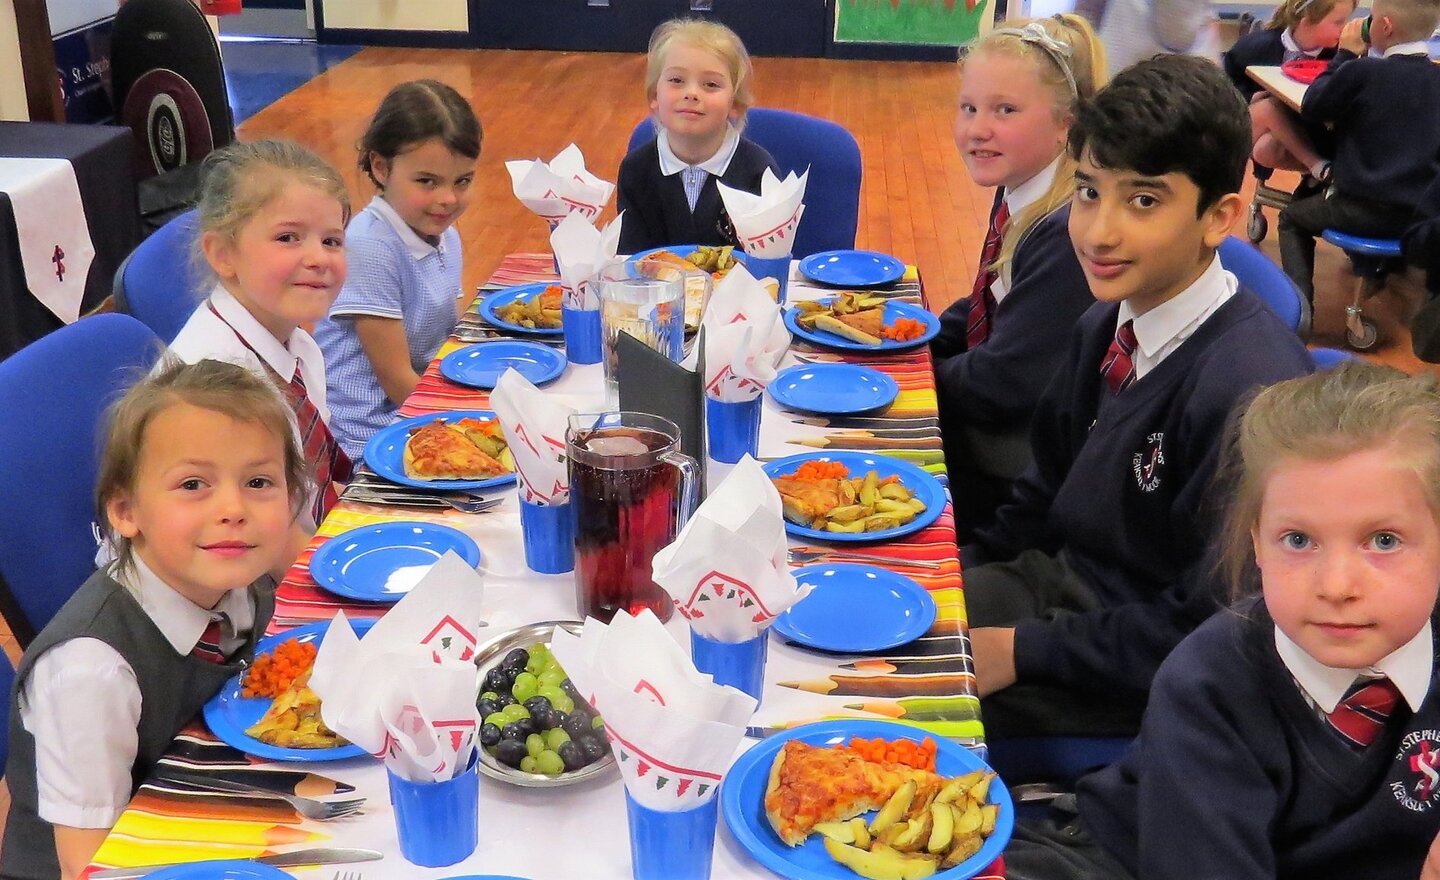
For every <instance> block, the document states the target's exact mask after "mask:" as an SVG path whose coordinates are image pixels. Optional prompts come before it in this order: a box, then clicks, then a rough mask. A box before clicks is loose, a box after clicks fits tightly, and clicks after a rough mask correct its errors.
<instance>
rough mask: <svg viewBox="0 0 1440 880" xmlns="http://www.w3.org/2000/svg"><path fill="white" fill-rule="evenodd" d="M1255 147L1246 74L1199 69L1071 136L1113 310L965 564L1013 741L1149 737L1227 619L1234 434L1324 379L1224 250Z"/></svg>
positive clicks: (1091, 262)
mask: <svg viewBox="0 0 1440 880" xmlns="http://www.w3.org/2000/svg"><path fill="white" fill-rule="evenodd" d="M1249 143H1250V137H1249V125H1248V120H1247V119H1246V117H1245V107H1244V102H1243V101H1242V100H1241V99H1240V96H1239V95H1238V94H1237V93H1236V92H1235V89H1234V87H1233V86H1231V85H1230V82H1229V80H1227V79H1226V78H1225V74H1224V73H1222V72H1221V71H1220V69H1219V68H1218V67H1216V66H1215V65H1214V64H1212V63H1210V62H1208V61H1205V60H1204V59H1201V58H1195V57H1192V56H1186V55H1165V56H1160V57H1158V58H1154V59H1151V60H1147V61H1142V62H1140V63H1139V64H1137V65H1135V66H1134V67H1132V68H1130V69H1128V70H1126V71H1124V72H1122V73H1121V74H1120V75H1119V76H1117V77H1116V78H1115V80H1114V81H1113V82H1112V83H1111V84H1110V85H1109V86H1107V87H1106V88H1105V89H1103V90H1101V92H1100V93H1099V94H1098V95H1097V96H1096V97H1095V99H1094V100H1093V101H1089V102H1085V103H1082V104H1081V106H1080V112H1079V115H1078V117H1077V119H1076V123H1075V125H1074V126H1072V127H1071V129H1070V153H1071V155H1072V156H1074V157H1076V158H1077V159H1078V161H1079V170H1078V171H1077V172H1076V175H1075V176H1076V180H1077V181H1078V188H1077V190H1076V193H1075V200H1074V203H1073V204H1072V205H1071V208H1070V240H1071V241H1072V242H1073V244H1074V247H1075V252H1076V254H1077V255H1078V256H1079V258H1080V266H1081V268H1082V269H1083V270H1084V272H1085V276H1086V278H1087V280H1088V281H1089V283H1090V290H1091V292H1092V293H1093V294H1094V295H1095V298H1096V299H1098V300H1100V302H1099V303H1098V304H1097V305H1095V306H1093V307H1092V308H1091V309H1090V310H1089V311H1088V312H1086V313H1085V315H1084V317H1082V318H1081V320H1080V323H1079V325H1078V326H1077V327H1076V329H1075V331H1074V332H1073V333H1072V334H1071V341H1070V348H1069V351H1068V353H1067V354H1066V356H1065V358H1064V360H1063V362H1062V364H1061V367H1060V369H1059V371H1058V372H1057V373H1056V374H1055V378H1054V379H1053V380H1052V381H1051V383H1050V385H1049V387H1048V388H1047V389H1046V390H1045V394H1044V395H1043V396H1042V397H1041V399H1040V403H1039V406H1038V407H1037V409H1036V412H1035V419H1034V426H1033V429H1032V432H1031V438H1032V443H1033V444H1034V447H1035V462H1034V464H1033V465H1031V467H1030V468H1029V469H1028V470H1026V472H1025V474H1024V475H1023V476H1021V477H1020V479H1019V480H1017V481H1016V483H1015V488H1014V491H1013V492H1012V493H1011V496H1010V502H1009V503H1008V504H1007V505H1006V506H1004V507H1002V508H1000V510H999V512H998V513H997V516H996V524H995V525H994V526H993V527H991V528H988V529H985V530H983V531H981V532H979V533H978V534H977V536H976V543H975V544H974V545H971V546H967V547H965V548H964V550H963V552H962V559H963V560H964V563H965V566H964V570H965V594H966V605H967V607H968V610H969V622H970V626H971V627H972V629H971V639H972V641H973V643H974V652H975V665H976V676H977V681H978V684H979V690H980V694H981V697H982V698H984V704H983V711H984V717H985V725H986V730H987V734H989V735H990V736H992V737H995V738H1004V737H1006V736H1016V735H1026V734H1034V735H1043V734H1047V733H1050V734H1058V733H1094V734H1102V735H1116V734H1128V733H1133V732H1134V729H1135V727H1136V725H1137V722H1138V719H1139V711H1140V708H1141V707H1142V706H1143V704H1144V700H1145V694H1146V691H1147V690H1148V689H1149V686H1150V679H1151V676H1153V675H1154V672H1155V669H1156V668H1157V667H1158V666H1159V665H1160V661H1161V660H1163V659H1164V658H1165V655H1166V654H1167V653H1169V651H1170V649H1171V648H1173V647H1174V646H1175V645H1176V644H1177V643H1178V642H1179V641H1180V639H1181V638H1182V637H1183V636H1184V635H1185V634H1186V633H1187V632H1188V631H1189V630H1190V629H1192V628H1193V627H1195V626H1196V625H1198V624H1199V623H1200V621H1202V620H1203V619H1204V618H1205V617H1207V616H1209V614H1210V613H1212V612H1213V611H1214V610H1215V609H1216V608H1218V607H1219V606H1218V603H1217V602H1216V601H1215V599H1214V597H1212V596H1211V595H1209V594H1208V592H1207V591H1206V590H1204V589H1203V588H1202V586H1201V584H1202V583H1203V578H1200V577H1199V575H1200V574H1201V573H1203V571H1204V570H1205V562H1204V560H1203V559H1202V550H1203V548H1204V547H1205V546H1206V543H1207V540H1208V538H1209V535H1210V531H1211V527H1210V522H1209V517H1208V513H1209V511H1208V509H1207V494H1208V489H1209V486H1210V482H1211V476H1212V474H1213V473H1214V470H1215V461H1216V456H1217V453H1218V449H1219V446H1220V440H1221V437H1222V434H1223V430H1224V426H1225V422H1226V419H1227V417H1228V416H1229V414H1230V411H1231V410H1232V409H1233V408H1234V405H1235V403H1236V401H1238V400H1239V399H1240V398H1241V397H1242V396H1244V395H1245V394H1246V393H1247V392H1248V391H1250V390H1251V389H1253V388H1254V387H1256V386H1260V385H1267V384H1269V383H1271V382H1275V381H1278V380H1280V379H1285V378H1289V377H1291V376H1298V375H1301V374H1303V373H1308V372H1309V371H1310V359H1309V357H1308V356H1307V354H1306V352H1305V348H1304V347H1303V346H1302V345H1301V344H1300V340H1299V339H1298V338H1297V337H1296V336H1295V334H1294V333H1292V332H1291V331H1290V330H1289V329H1288V328H1287V327H1285V325H1284V324H1282V323H1281V322H1280V320H1279V319H1278V318H1276V317H1275V316H1274V315H1273V314H1271V313H1270V311H1269V310H1268V309H1267V308H1266V307H1265V305H1264V304H1263V303H1261V301H1260V300H1259V299H1257V298H1256V297H1255V296H1254V295H1253V294H1251V293H1250V292H1248V291H1246V290H1242V289H1237V288H1238V285H1237V283H1236V281H1235V277H1234V276H1233V275H1231V274H1230V273H1229V272H1226V271H1225V269H1224V268H1223V267H1222V266H1221V265H1220V261H1219V259H1218V258H1217V257H1216V248H1217V247H1218V246H1219V244H1220V242H1221V241H1223V240H1224V239H1225V237H1226V235H1227V234H1228V233H1229V230H1230V228H1231V227H1232V226H1233V225H1234V223H1235V221H1236V219H1237V218H1238V217H1239V216H1240V214H1241V212H1242V210H1243V204H1242V201H1241V198H1240V195H1239V190H1240V185H1241V179H1242V177H1243V174H1244V168H1245V154H1246V152H1247V148H1248V146H1249ZM982 562H995V563H998V564H990V565H983V564H977V563H982ZM1017 682H1018V684H1017Z"/></svg>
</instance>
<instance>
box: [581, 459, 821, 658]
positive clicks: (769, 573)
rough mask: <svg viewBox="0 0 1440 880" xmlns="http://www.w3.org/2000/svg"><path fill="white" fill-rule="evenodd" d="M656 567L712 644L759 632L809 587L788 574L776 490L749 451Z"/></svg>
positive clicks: (681, 607) (746, 638)
mask: <svg viewBox="0 0 1440 880" xmlns="http://www.w3.org/2000/svg"><path fill="white" fill-rule="evenodd" d="M653 565H654V577H655V583H657V584H659V585H660V586H661V587H663V588H664V589H665V592H667V593H669V594H670V595H671V596H672V597H673V598H674V599H675V605H676V607H677V608H678V609H679V611H680V614H681V616H683V617H684V618H685V619H686V620H688V621H689V622H690V628H691V629H692V630H694V631H695V632H696V633H698V634H700V635H701V636H704V637H705V638H708V639H711V640H714V641H717V642H746V641H749V640H750V639H753V638H755V637H756V636H759V635H764V633H765V630H766V629H767V628H768V627H769V626H770V624H771V623H772V622H774V620H775V618H776V617H777V616H779V615H781V614H783V613H785V611H787V610H788V609H789V608H790V606H792V605H794V604H795V603H796V602H799V601H800V600H801V599H803V598H805V597H806V596H808V595H809V594H810V589H811V588H810V586H809V585H801V584H798V583H797V582H796V580H795V576H794V575H793V574H791V573H790V565H789V561H788V557H787V552H786V540H785V517H784V513H783V512H782V509H781V505H780V493H779V492H777V491H776V490H775V484H774V483H772V482H770V478H769V477H767V476H765V471H764V469H762V468H761V467H760V464H759V462H757V461H755V459H753V458H751V457H750V456H748V455H747V456H745V457H744V458H742V459H740V463H739V464H737V465H735V469H734V470H732V471H731V472H730V474H729V475H728V476H727V477H726V478H725V480H724V482H722V483H721V484H720V485H719V486H717V487H716V488H715V489H713V490H711V492H710V497H708V498H706V499H705V502H704V503H703V504H701V505H700V508H699V509H698V510H696V511H695V515H694V516H693V517H691V518H690V522H688V523H686V525H685V528H684V529H681V531H680V534H679V535H678V536H677V537H676V538H675V541H674V542H673V543H672V544H670V545H669V546H668V547H665V548H664V549H663V550H661V551H660V552H659V553H656V554H655V561H654V563H653ZM567 668H568V667H567Z"/></svg>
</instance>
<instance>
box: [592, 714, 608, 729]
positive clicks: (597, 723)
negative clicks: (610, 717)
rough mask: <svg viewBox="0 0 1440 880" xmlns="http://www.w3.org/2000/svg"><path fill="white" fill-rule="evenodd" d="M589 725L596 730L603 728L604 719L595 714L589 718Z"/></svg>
mask: <svg viewBox="0 0 1440 880" xmlns="http://www.w3.org/2000/svg"><path fill="white" fill-rule="evenodd" d="M590 726H591V727H593V728H595V729H596V730H604V729H605V719H604V718H601V717H600V716H599V715H596V716H595V717H594V718H591V719H590Z"/></svg>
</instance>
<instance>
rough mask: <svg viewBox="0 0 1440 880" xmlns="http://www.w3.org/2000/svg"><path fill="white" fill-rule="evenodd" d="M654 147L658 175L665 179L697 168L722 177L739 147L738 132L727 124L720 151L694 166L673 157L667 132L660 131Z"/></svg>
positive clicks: (673, 153)
mask: <svg viewBox="0 0 1440 880" xmlns="http://www.w3.org/2000/svg"><path fill="white" fill-rule="evenodd" d="M655 145H656V146H657V147H659V149H660V173H661V174H663V175H665V176H666V177H669V176H670V175H672V174H679V173H680V172H681V171H684V170H685V169H686V168H690V167H695V168H699V169H700V170H701V171H706V172H709V173H710V174H713V175H714V176H716V177H724V176H725V172H726V171H727V170H729V168H730V160H731V159H733V158H735V150H736V149H738V148H739V146H740V132H738V131H736V130H735V126H733V125H730V124H728V123H727V124H726V125H725V140H723V141H721V142H720V149H718V150H716V151H715V155H713V156H711V157H710V158H709V159H706V160H705V161H704V162H701V163H699V164H698V165H694V166H691V165H689V164H687V163H686V162H685V160H683V159H681V158H680V157H679V156H677V155H675V151H674V150H672V149H670V133H669V132H668V131H665V130H663V129H662V130H661V131H660V134H659V135H657V136H656V138H655Z"/></svg>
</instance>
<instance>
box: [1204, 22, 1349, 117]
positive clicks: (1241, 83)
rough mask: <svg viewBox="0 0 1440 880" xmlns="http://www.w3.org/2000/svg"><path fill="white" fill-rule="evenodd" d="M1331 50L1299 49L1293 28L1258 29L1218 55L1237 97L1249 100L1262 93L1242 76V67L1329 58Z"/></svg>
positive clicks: (1255, 83) (1248, 78)
mask: <svg viewBox="0 0 1440 880" xmlns="http://www.w3.org/2000/svg"><path fill="white" fill-rule="evenodd" d="M1334 55H1335V50H1334V49H1326V48H1316V49H1309V50H1306V49H1301V48H1300V44H1299V43H1296V42H1295V33H1294V29H1293V28H1257V29H1255V30H1253V31H1251V32H1250V33H1248V34H1246V35H1245V36H1243V37H1241V38H1240V39H1238V40H1236V41H1235V45H1233V46H1231V47H1230V48H1229V49H1227V50H1226V51H1225V52H1224V53H1223V54H1222V55H1221V56H1220V66H1221V67H1223V68H1225V73H1226V75H1227V76H1229V77H1230V81H1231V82H1233V83H1234V84H1235V88H1237V89H1239V90H1240V94H1241V95H1243V96H1245V100H1246V101H1249V100H1250V99H1251V98H1253V97H1255V93H1256V92H1259V91H1262V89H1261V86H1260V84H1259V83H1257V82H1256V81H1255V80H1253V79H1251V78H1250V77H1249V76H1246V74H1245V68H1247V67H1254V66H1276V65H1280V64H1284V63H1285V62H1286V61H1294V60H1295V59H1297V58H1331V57H1334Z"/></svg>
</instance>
